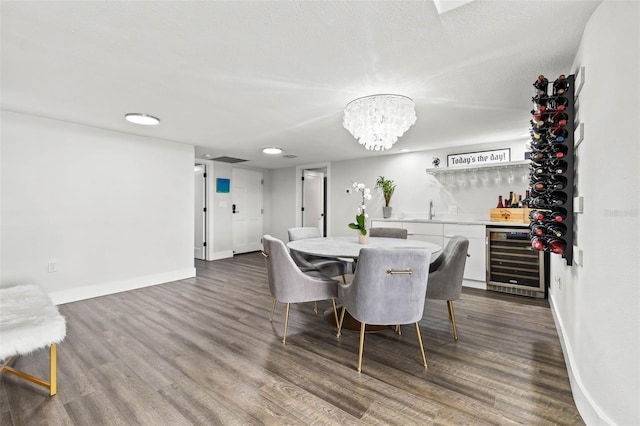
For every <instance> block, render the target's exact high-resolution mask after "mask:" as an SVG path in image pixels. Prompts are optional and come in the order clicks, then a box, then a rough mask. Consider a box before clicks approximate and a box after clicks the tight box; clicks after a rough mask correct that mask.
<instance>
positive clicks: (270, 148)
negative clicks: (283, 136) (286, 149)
mask: <svg viewBox="0 0 640 426" xmlns="http://www.w3.org/2000/svg"><path fill="white" fill-rule="evenodd" d="M262 152H264V153H265V154H272V155H273V154H280V153H282V150H281V149H280V148H278V147H275V146H268V147H266V148H263V149H262Z"/></svg>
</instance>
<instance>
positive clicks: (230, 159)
mask: <svg viewBox="0 0 640 426" xmlns="http://www.w3.org/2000/svg"><path fill="white" fill-rule="evenodd" d="M213 161H221V162H223V163H242V162H243V161H249V160H243V159H242V158H233V157H218V158H214V159H213Z"/></svg>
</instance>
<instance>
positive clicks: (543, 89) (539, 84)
mask: <svg viewBox="0 0 640 426" xmlns="http://www.w3.org/2000/svg"><path fill="white" fill-rule="evenodd" d="M533 87H535V88H536V90H538V93H540V94H545V95H546V94H547V90H548V89H549V80H547V79H546V78H545V76H544V75H542V74H540V75H539V76H538V79H537V80H536V81H534V82H533Z"/></svg>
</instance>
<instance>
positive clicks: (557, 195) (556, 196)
mask: <svg viewBox="0 0 640 426" xmlns="http://www.w3.org/2000/svg"><path fill="white" fill-rule="evenodd" d="M566 202H567V194H565V193H564V192H559V191H553V192H552V193H551V194H549V196H548V197H547V204H548V205H549V206H564V205H565V203H566Z"/></svg>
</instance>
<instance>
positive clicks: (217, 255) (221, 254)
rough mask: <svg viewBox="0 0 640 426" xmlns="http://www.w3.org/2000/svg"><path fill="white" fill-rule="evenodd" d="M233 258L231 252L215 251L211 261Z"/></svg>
mask: <svg viewBox="0 0 640 426" xmlns="http://www.w3.org/2000/svg"><path fill="white" fill-rule="evenodd" d="M231 257H233V250H224V251H215V252H213V256H212V257H211V260H220V259H229V258H231Z"/></svg>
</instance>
